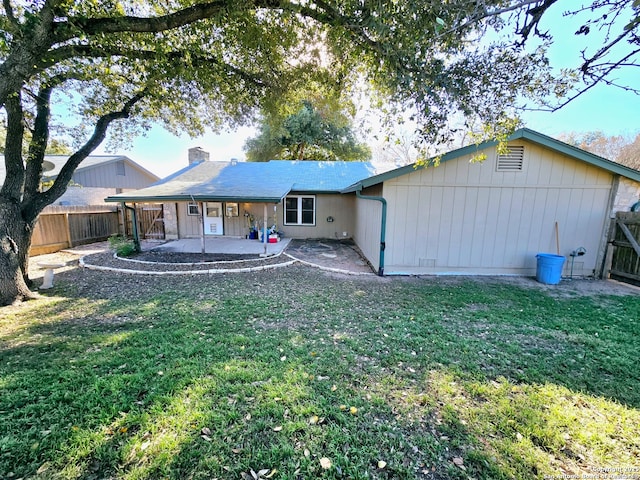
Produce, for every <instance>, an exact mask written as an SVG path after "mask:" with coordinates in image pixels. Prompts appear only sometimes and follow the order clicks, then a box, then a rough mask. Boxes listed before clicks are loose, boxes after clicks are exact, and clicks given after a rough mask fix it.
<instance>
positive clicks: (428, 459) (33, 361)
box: [0, 267, 640, 480]
mask: <svg viewBox="0 0 640 480" xmlns="http://www.w3.org/2000/svg"><path fill="white" fill-rule="evenodd" d="M56 280H57V285H56V288H54V289H53V290H50V291H48V292H47V293H46V297H45V298H44V299H42V300H38V301H35V302H30V303H27V304H23V305H22V306H18V307H6V308H3V309H0V478H2V479H5V478H16V479H17V478H56V479H58V478H60V479H111V478H112V479H116V478H117V479H149V480H151V479H163V478H172V479H215V478H217V479H243V478H255V477H257V476H260V477H261V478H274V479H297V478H300V479H309V478H348V479H363V478H394V479H399V478H425V479H427V478H430V479H447V478H454V479H455V478H460V479H463V478H474V479H510V478H517V479H530V478H543V477H544V476H545V475H550V476H556V477H559V476H560V475H563V474H567V475H570V474H575V475H583V474H591V475H593V474H597V473H598V472H599V471H601V469H605V468H616V469H619V470H617V472H620V471H624V472H627V474H628V478H634V475H635V476H638V475H640V381H639V380H640V368H639V367H638V362H639V360H640V338H639V321H640V301H638V300H639V297H638V295H637V294H636V295H627V296H613V295H610V296H602V295H581V294H579V293H577V292H573V291H572V290H571V289H567V288H564V289H563V287H562V286H560V287H558V289H555V288H551V289H544V288H541V287H538V286H537V285H536V284H535V283H534V282H531V283H530V284H527V282H522V281H520V282H516V283H512V282H509V281H507V280H505V281H499V280H486V279H476V280H473V279H466V280H465V279H441V280H437V279H402V278H394V279H389V278H385V279H380V278H359V277H352V278H349V277H340V276H331V275H327V274H325V273H323V272H320V271H317V270H311V269H307V268H304V267H291V268H287V269H280V270H275V271H265V272H259V273H256V274H227V275H217V276H197V277H196V276H194V277H171V278H166V279H158V278H148V277H136V276H128V275H111V274H105V273H100V272H92V271H80V270H75V271H70V272H65V273H62V274H59V275H57V276H56ZM559 290H562V292H563V293H562V295H558V294H557V293H558V291H559ZM545 292H550V293H554V295H549V294H548V293H545ZM252 471H253V472H254V473H255V477H253V476H252V473H251V472H252ZM603 475H604V474H603ZM591 478H599V477H591ZM602 478H605V477H604V476H603V477H602Z"/></svg>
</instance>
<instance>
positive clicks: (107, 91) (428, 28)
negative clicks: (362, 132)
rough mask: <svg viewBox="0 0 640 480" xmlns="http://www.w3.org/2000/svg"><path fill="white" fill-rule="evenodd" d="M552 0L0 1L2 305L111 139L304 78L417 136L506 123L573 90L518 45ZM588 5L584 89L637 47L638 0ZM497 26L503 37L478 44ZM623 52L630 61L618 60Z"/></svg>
mask: <svg viewBox="0 0 640 480" xmlns="http://www.w3.org/2000/svg"><path fill="white" fill-rule="evenodd" d="M556 1H557V0H483V1H477V0H473V1H471V0H451V1H448V2H442V1H441V0H377V1H364V0H315V1H307V0H247V1H242V2H238V1H237V0H211V1H197V0H165V1H162V2H142V1H136V0H122V1H119V0H83V1H80V0H76V1H74V0H36V1H31V2H24V1H17V0H3V1H2V6H1V8H2V11H1V15H0V114H2V115H3V116H4V121H5V122H6V143H5V149H4V161H5V168H6V179H5V181H4V184H3V185H2V187H1V188H0V304H7V303H11V302H13V301H15V300H18V299H24V298H28V297H30V296H31V292H30V290H29V285H28V284H29V280H28V278H27V274H26V272H27V265H28V264H27V262H28V256H27V252H28V250H29V246H30V243H31V233H32V231H33V227H34V224H35V222H36V220H37V218H38V215H39V213H40V212H41V211H42V209H43V208H44V207H45V206H46V205H49V204H51V203H52V202H53V201H55V200H56V199H57V198H58V197H59V196H60V195H62V193H63V192H64V190H65V188H66V185H67V184H68V182H69V180H70V179H71V176H72V174H73V172H74V170H75V169H76V168H77V167H78V165H79V164H80V162H82V160H83V159H84V158H86V157H87V155H89V154H90V153H91V152H92V151H93V150H94V149H95V148H96V147H97V146H98V145H100V144H101V142H103V141H104V139H105V137H106V136H107V134H108V133H109V132H110V133H111V134H113V133H115V134H116V137H117V136H120V135H127V134H132V133H133V134H136V133H137V132H140V131H141V130H143V129H144V128H146V127H147V126H149V125H150V124H151V123H152V122H161V123H163V124H164V125H165V126H166V127H167V128H168V129H170V130H172V131H182V130H186V131H188V132H190V133H194V134H197V133H202V132H203V131H204V129H205V128H206V127H212V128H214V129H216V128H219V127H220V126H222V125H231V126H233V125H234V124H239V123H243V122H247V121H249V120H250V118H251V115H252V113H253V112H254V111H256V110H258V109H259V110H261V111H268V110H269V109H273V110H276V109H277V108H278V101H279V99H281V98H283V92H285V91H286V90H288V89H291V88H294V89H298V90H300V89H301V86H302V85H304V84H305V83H306V82H310V81H314V82H320V83H322V82H325V83H328V84H332V83H335V82H338V83H340V85H343V86H344V88H349V87H350V86H354V85H356V84H360V83H361V82H364V83H365V84H366V85H368V86H369V87H371V88H372V89H375V92H376V93H377V95H379V98H380V99H383V100H384V101H383V104H384V105H385V106H387V111H388V112H389V115H388V116H387V118H388V119H391V121H393V118H394V115H393V113H394V112H398V111H404V110H406V109H410V110H411V111H413V112H414V117H413V120H414V121H415V122H416V123H417V124H418V125H420V128H419V132H418V133H419V134H420V136H421V138H423V139H424V140H425V141H438V140H441V139H442V137H447V128H446V127H447V120H448V118H449V117H450V116H451V115H452V114H453V113H457V112H462V113H463V114H466V115H474V116H477V117H479V118H480V119H481V120H482V121H483V122H484V123H486V124H488V125H493V126H495V125H512V123H509V122H506V123H505V122H503V120H504V118H505V117H507V116H509V115H511V114H512V113H513V112H512V109H513V107H514V106H516V105H517V104H518V102H519V101H520V100H522V99H523V98H533V99H539V98H541V97H545V96H547V95H549V94H556V95H558V96H560V97H566V95H567V94H568V93H569V90H568V87H569V86H570V85H568V84H567V83H566V82H565V81H564V80H563V79H562V78H560V79H555V78H554V77H553V76H552V75H551V72H550V69H549V66H548V63H547V61H546V58H545V56H544V50H543V49H541V50H538V51H533V52H529V53H527V52H526V50H525V49H524V47H522V44H523V42H524V41H525V40H527V39H529V38H530V37H532V36H534V35H536V34H538V35H539V36H542V37H544V36H545V35H546V32H545V31H542V30H540V29H539V28H538V27H539V25H540V21H541V19H542V18H543V15H544V14H545V12H546V10H547V9H548V8H549V7H551V6H552V5H553V4H554V3H555V2H556ZM592 6H593V7H594V8H595V10H594V11H598V12H599V11H600V10H604V11H605V12H609V14H608V15H607V16H605V15H604V14H602V13H594V14H593V15H592V18H593V22H591V23H588V24H585V25H584V28H583V29H581V31H580V32H578V33H580V35H590V34H591V33H590V32H593V31H595V30H597V27H598V26H599V25H600V26H602V25H603V24H604V25H607V24H609V23H611V24H612V22H614V21H617V22H618V24H620V22H622V23H621V25H622V27H624V28H622V27H621V28H620V29H619V30H616V29H615V28H610V29H609V30H607V32H608V36H607V37H606V38H605V39H604V40H603V42H602V43H603V45H602V48H600V49H597V50H596V51H595V52H593V53H592V54H590V55H586V56H585V57H584V61H583V63H582V70H578V72H579V75H581V76H582V79H583V80H584V81H585V83H584V85H583V87H582V88H588V85H590V84H593V83H594V82H598V81H601V80H602V79H605V80H606V79H607V75H608V74H609V73H610V72H611V70H612V69H616V68H619V67H620V66H623V65H628V64H632V63H633V62H634V59H635V57H634V55H635V54H636V53H637V46H638V35H637V32H638V23H639V22H638V8H639V7H638V2H637V0H635V1H634V0H593V5H592ZM598 9H600V10H598ZM614 14H615V15H614ZM505 15H511V16H512V20H513V22H511V23H509V22H508V21H506V20H505ZM620 18H623V20H620ZM625 18H626V20H625ZM598 21H600V23H599V24H598ZM603 22H604V23H603ZM494 28H497V29H499V28H502V29H503V32H504V29H505V28H506V29H512V30H511V31H512V32H513V33H512V35H511V36H510V37H509V36H507V37H504V36H503V37H499V36H496V37H495V38H510V39H507V40H503V41H495V42H489V41H487V40H486V38H489V37H484V38H485V39H484V40H483V34H484V33H485V30H487V29H494ZM622 44H626V45H628V46H630V47H629V52H628V53H623V54H621V55H618V50H617V48H618V47H619V46H620V45H622ZM634 49H636V50H634ZM611 54H615V55H618V57H615V58H613V59H612V57H611ZM578 77H579V76H578V75H573V77H572V76H569V78H570V79H571V78H574V79H577V78H578ZM556 80H558V81H556ZM59 104H62V105H67V106H70V107H68V108H72V109H73V111H74V113H76V114H77V115H79V116H80V117H81V118H82V121H81V123H80V125H78V127H79V128H77V129H76V137H75V138H76V141H77V142H78V143H77V148H76V149H75V151H74V153H73V154H72V155H70V156H69V159H68V161H67V162H66V164H65V166H64V167H63V168H62V170H61V171H60V173H59V175H58V177H57V179H56V181H55V183H54V184H53V186H51V188H49V189H48V190H46V191H40V190H39V185H40V176H41V174H42V162H43V158H44V152H45V149H46V148H47V144H48V139H49V134H50V130H51V116H52V109H53V110H54V111H55V108H53V107H56V106H57V105H59ZM27 131H29V133H30V135H29V137H30V141H29V149H28V152H27V153H26V155H23V152H22V144H23V139H24V138H25V136H26V135H25V132H27Z"/></svg>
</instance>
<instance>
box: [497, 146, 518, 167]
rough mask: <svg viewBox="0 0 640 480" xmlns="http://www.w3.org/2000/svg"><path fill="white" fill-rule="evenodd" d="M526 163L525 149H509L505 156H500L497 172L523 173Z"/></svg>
mask: <svg viewBox="0 0 640 480" xmlns="http://www.w3.org/2000/svg"><path fill="white" fill-rule="evenodd" d="M523 163H524V147H523V146H520V147H509V151H508V152H507V153H505V154H502V155H498V162H497V164H496V170H497V171H498V172H521V171H522V165H523Z"/></svg>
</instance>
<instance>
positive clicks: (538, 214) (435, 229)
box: [359, 141, 612, 275]
mask: <svg viewBox="0 0 640 480" xmlns="http://www.w3.org/2000/svg"><path fill="white" fill-rule="evenodd" d="M513 144H514V145H524V146H525V156H524V166H523V170H522V171H520V172H497V171H496V165H495V161H496V152H495V149H493V148H491V149H487V150H485V153H486V154H487V160H486V161H485V162H483V163H480V164H472V163H469V161H468V160H469V158H459V159H454V160H450V161H448V162H444V163H443V164H441V165H440V166H439V167H435V168H433V167H429V168H426V169H420V170H416V171H415V172H411V173H409V174H406V175H403V176H401V177H398V178H395V179H392V180H389V181H387V182H385V183H384V189H383V196H384V197H385V198H386V199H387V201H388V204H389V212H388V217H389V224H388V228H387V251H386V258H385V273H387V274H390V273H409V274H415V273H425V274H426V273H440V274H446V273H477V274H521V275H532V274H535V269H536V258H535V255H536V254H537V253H541V252H545V253H556V235H555V222H558V226H559V238H560V253H561V255H565V256H567V257H568V255H569V253H570V252H571V251H572V250H574V249H575V248H578V247H581V246H582V247H585V248H586V249H587V255H585V256H583V257H580V258H579V259H576V264H575V265H574V273H575V274H577V275H583V274H585V275H589V274H591V273H592V271H593V270H594V269H595V268H596V260H597V256H598V247H599V244H600V240H601V237H602V232H603V228H604V226H605V221H606V218H607V208H608V201H609V195H610V189H611V184H612V175H611V174H610V173H608V172H606V171H604V170H602V169H599V168H597V167H592V166H590V165H587V164H585V163H583V162H579V161H576V160H574V159H572V158H570V157H567V156H564V155H562V154H560V153H556V152H553V151H551V150H548V149H546V148H544V147H541V146H538V145H535V144H531V143H528V142H526V141H521V142H514V143H513ZM359 245H360V242H359ZM360 246H361V249H363V247H362V245H360ZM363 251H364V249H363ZM367 256H368V255H367ZM569 260H570V259H569V258H568V261H567V266H566V270H565V271H568V268H569V267H570V262H569Z"/></svg>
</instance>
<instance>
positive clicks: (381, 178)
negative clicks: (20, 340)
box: [107, 129, 640, 276]
mask: <svg viewBox="0 0 640 480" xmlns="http://www.w3.org/2000/svg"><path fill="white" fill-rule="evenodd" d="M508 145H509V152H508V153H507V154H504V155H498V153H497V150H496V144H495V143H494V142H486V143H483V144H481V145H478V146H475V145H474V146H470V147H465V148H461V149H458V150H454V151H451V152H449V153H447V154H445V155H443V156H442V158H441V164H440V165H439V166H438V167H432V166H430V167H417V166H415V165H409V166H406V167H401V168H397V169H395V170H391V171H389V172H385V173H381V174H376V172H375V171H374V170H373V167H372V166H371V165H370V164H368V163H345V162H307V161H304V162H289V161H271V162H267V163H244V162H236V161H232V162H210V161H207V159H206V158H201V159H199V160H197V161H194V162H193V163H192V164H191V165H189V166H188V167H186V168H185V169H183V170H182V171H180V172H177V173H176V174H174V175H172V176H171V177H168V178H167V179H164V180H163V181H161V182H158V183H157V184H155V185H154V186H151V187H148V188H145V189H142V190H139V191H136V192H129V193H126V194H120V195H114V196H111V197H109V198H108V199H107V201H110V202H129V203H140V202H160V203H163V204H164V206H165V211H166V212H168V215H165V220H164V221H165V230H166V232H167V237H168V238H179V237H197V236H200V235H202V232H204V234H205V235H233V236H240V237H244V236H246V235H247V234H248V232H249V227H250V223H251V222H252V221H253V222H255V221H259V222H261V223H262V224H263V225H264V224H267V225H268V226H271V225H272V224H275V225H276V226H277V228H278V229H279V230H280V229H281V230H283V231H284V233H285V235H287V236H289V237H293V238H336V237H337V238H345V237H348V238H352V239H353V240H354V241H355V243H356V244H357V245H358V246H359V248H360V249H361V251H362V252H363V254H364V255H365V256H366V257H367V259H368V260H369V261H370V263H371V264H372V266H373V267H374V269H375V270H376V271H378V273H380V274H385V275H393V274H402V275H405V274H474V275H477V274H487V275H505V274H508V275H533V274H535V271H536V254H537V253H543V252H547V253H556V252H560V254H561V255H564V256H569V255H570V254H571V253H572V252H575V251H577V250H578V249H580V252H581V253H582V252H584V254H583V255H580V256H579V257H578V256H574V257H572V262H567V263H566V265H565V271H566V272H568V271H569V268H571V271H572V273H573V274H574V275H577V276H581V275H594V274H595V275H600V274H601V272H602V271H603V265H604V261H605V251H606V246H607V239H608V231H609V223H610V219H611V218H612V216H613V215H614V214H615V212H616V211H621V210H628V209H629V208H630V207H631V205H633V204H634V203H635V202H636V201H637V200H638V197H639V196H640V172H639V171H637V170H633V169H630V168H628V167H624V166H622V165H620V164H617V163H614V162H610V161H608V160H606V159H604V158H601V157H598V156H596V155H593V154H590V153H588V152H585V151H583V150H580V149H578V148H575V147H572V146H570V145H567V144H565V143H563V142H560V141H557V140H555V139H553V138H550V137H547V136H546V135H542V134H540V133H537V132H534V131H532V130H529V129H521V130H518V131H516V132H515V133H514V134H513V135H512V136H511V137H510V138H509V143H508ZM478 154H485V155H486V160H485V161H484V162H481V163H473V162H471V160H472V159H473V158H475V157H477V155H478ZM200 212H202V213H204V215H203V216H202V217H201V216H200Z"/></svg>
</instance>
